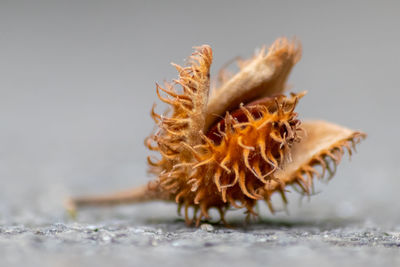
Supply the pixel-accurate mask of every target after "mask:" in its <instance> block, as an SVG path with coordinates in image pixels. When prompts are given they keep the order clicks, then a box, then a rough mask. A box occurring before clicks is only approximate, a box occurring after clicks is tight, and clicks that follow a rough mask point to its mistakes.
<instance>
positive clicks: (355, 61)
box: [0, 0, 400, 266]
mask: <svg viewBox="0 0 400 267" xmlns="http://www.w3.org/2000/svg"><path fill="white" fill-rule="evenodd" d="M399 14H400V4H399V2H397V1H218V2H217V1H215V2H214V1H182V2H178V1H159V2H156V1H92V2H91V1H48V2H44V1H26V2H23V1H5V0H2V1H0V181H1V186H0V249H1V252H0V255H1V257H0V264H2V263H4V264H5V265H10V264H11V263H13V264H16V265H18V264H24V263H27V262H30V261H32V259H33V258H36V259H37V256H38V255H42V257H41V259H40V260H38V261H37V263H38V264H39V263H40V264H41V265H45V264H49V266H50V265H53V266H54V264H56V263H57V264H59V265H65V266H71V264H74V265H79V264H82V265H83V264H85V265H87V264H90V263H97V264H104V265H107V264H108V263H114V264H115V263H119V264H127V265H128V264H133V262H135V261H136V260H138V261H140V262H141V263H143V262H145V261H149V263H153V264H161V263H163V264H166V262H168V263H170V264H174V265H175V266H176V264H178V265H179V263H182V262H181V261H179V259H181V258H182V257H183V258H186V259H190V261H191V264H192V265H194V266H197V265H199V264H201V263H202V262H200V261H198V258H199V255H200V256H201V255H209V262H210V263H215V262H217V261H218V259H221V257H223V258H227V259H228V258H229V259H231V260H232V264H233V265H235V264H238V265H240V264H242V263H243V262H246V263H247V262H251V260H254V263H263V264H265V263H268V262H271V263H274V262H279V263H280V264H281V265H282V264H283V265H287V266H289V265H290V264H292V263H297V262H299V260H302V261H304V262H305V263H308V264H310V263H314V264H318V263H321V262H324V263H327V262H329V263H331V264H340V263H341V262H343V261H352V263H354V264H360V265H361V264H364V263H373V262H376V263H379V262H380V263H382V262H385V261H386V263H393V260H395V261H397V262H398V261H399V260H400V259H399V257H398V256H397V254H398V251H397V250H396V249H393V248H387V247H388V245H387V244H386V243H385V244H386V245H385V244H383V243H382V242H383V241H382V240H384V239H382V240H381V241H382V242H378V243H377V244H375V245H374V244H372V243H371V244H370V241H371V240H374V239H373V238H372V239H371V240H370V239H368V241H366V244H364V245H363V244H361V245H360V244H359V243H356V244H355V245H354V244H349V243H346V242H345V243H344V244H341V243H340V242H339V241H338V242H339V243H338V242H336V243H335V242H325V241H324V237H323V236H324V235H323V231H325V230H326V231H331V232H332V237H333V236H336V235H338V237H337V238H338V240H342V241H343V238H344V239H345V240H347V239H346V238H347V237H348V238H349V240H351V239H352V238H353V237H354V238H355V239H357V238H359V236H358V234H357V233H364V235H366V233H369V234H371V233H372V234H373V233H375V232H374V231H377V232H376V234H377V235H380V234H383V235H384V234H385V233H386V234H387V233H389V234H388V235H387V236H388V238H389V237H390V238H391V240H392V241H393V242H394V243H393V242H392V243H391V244H392V245H393V244H394V245H393V246H397V245H398V244H400V241H399V240H400V239H399V236H400V235H399V231H400V213H399V212H398V203H399V201H400V196H399V194H398V193H397V192H398V189H399V186H400V179H399V178H400V177H399V176H400V175H399V172H400V166H399V164H396V163H397V161H398V156H397V155H398V149H399V148H400V146H399V141H398V136H399V134H398V132H399V124H398V122H399V119H398V114H399V111H398V99H399V96H400V95H399V92H398V84H399V82H398V76H399V75H398V73H399V63H400V54H399V47H400V34H399V26H400V16H399ZM280 36H287V37H294V36H296V37H297V38H298V39H300V40H301V42H302V44H303V58H302V60H301V61H300V62H299V63H298V65H297V66H296V67H295V69H294V71H293V73H292V75H291V77H290V79H289V83H290V84H291V85H293V91H295V92H299V91H302V90H308V92H309V93H308V95H307V96H306V97H304V98H303V99H302V101H301V102H300V104H299V106H298V109H297V110H298V112H299V114H300V118H321V119H326V120H329V121H333V122H336V123H340V124H342V125H345V126H348V127H351V128H355V129H361V130H363V131H365V132H367V133H368V135H369V136H368V139H367V140H365V141H364V142H362V143H361V144H360V145H359V146H358V153H357V154H356V155H355V156H354V157H353V158H352V162H351V163H349V162H348V157H347V156H346V157H345V158H344V160H343V163H342V164H341V166H340V167H339V170H338V172H337V174H336V177H335V178H334V179H333V180H332V181H331V182H329V184H328V185H326V184H323V183H322V184H321V183H318V191H321V193H320V194H318V195H316V196H313V197H312V198H311V201H310V202H308V201H307V199H304V200H305V201H304V200H303V201H300V200H299V199H300V197H299V195H297V194H296V193H294V192H293V193H291V197H290V201H291V203H290V204H289V207H288V209H289V215H287V214H286V213H284V212H281V213H279V214H278V215H276V216H272V215H271V214H270V213H269V212H268V211H267V210H266V209H265V207H263V205H262V207H261V211H262V217H263V218H264V220H265V221H264V222H263V223H261V224H256V226H253V228H252V227H250V228H246V227H245V226H240V225H239V226H238V228H237V229H236V230H232V231H233V232H229V231H228V232H225V231H224V230H222V229H220V228H218V229H219V230H218V231H220V232H218V231H217V232H211V233H209V234H208V235H210V236H207V233H208V232H204V231H203V232H202V230H195V229H190V228H185V227H184V225H183V224H182V222H181V221H179V220H178V221H175V219H176V218H178V217H177V215H176V212H175V205H172V204H171V205H168V204H145V205H139V206H134V207H120V208H116V209H101V210H93V211H83V212H81V213H80V214H79V217H78V221H77V222H73V221H71V220H70V219H68V217H67V216H66V215H65V212H64V209H63V207H62V202H63V200H64V199H65V198H66V197H67V196H70V195H76V194H85V193H101V192H108V191H114V190H120V189H126V188H129V187H133V186H137V185H140V184H143V183H145V182H147V181H148V180H149V179H150V178H149V177H147V176H146V163H145V156H146V155H147V154H148V152H147V151H146V149H145V148H144V146H143V139H144V138H145V137H146V136H147V134H148V133H149V132H150V131H151V130H152V128H153V122H152V120H151V119H150V116H149V110H150V108H151V106H152V104H153V103H154V102H155V101H156V94H155V82H156V81H158V82H162V81H163V80H164V79H167V80H171V79H173V78H175V77H176V76H177V74H176V72H175V70H174V68H173V67H171V66H170V65H169V63H170V62H176V63H178V64H182V63H183V62H184V60H185V58H186V57H187V56H188V55H190V53H191V52H192V47H193V46H196V45H201V44H209V45H211V46H212V48H213V52H214V64H213V67H212V73H213V74H216V73H217V71H218V69H219V68H220V67H221V66H222V65H223V64H224V63H226V62H227V61H229V60H230V59H232V58H233V57H235V56H242V57H248V56H251V55H252V53H253V52H254V49H255V48H257V47H261V46H262V45H263V44H267V45H269V44H271V43H272V42H273V41H274V40H275V39H276V38H277V37H280ZM159 110H162V105H159ZM300 202H301V203H302V204H301V205H299V203H300ZM277 205H278V206H279V205H280V202H279V200H278V201H277ZM232 216H233V217H234V218H233V220H235V218H237V220H238V221H240V220H241V219H242V218H243V216H242V215H241V212H238V213H237V212H236V213H235V212H234V213H233V215H232ZM55 223H57V224H55ZM110 225H111V226H112V227H114V228H112V229H114V230H112V229H111V230H110V229H109V228H107V227H111V226H110ZM287 225H290V227H289V228H285V227H287ZM71 227H72V228H71ZM74 227H75V228H74ZM91 227H92V228H91ZM93 227H94V228H93ZM71 229H72V230H71ZM73 229H75V230H73ZM93 229H100V234H103V232H102V231H105V232H107V233H109V232H110V231H111V232H112V231H120V232H121V234H122V235H125V238H126V240H128V241H126V242H127V244H125V243H124V242H125V241H124V240H125V239H123V238H122V237H120V238H119V239H118V238H117V237H115V236H113V239H112V240H113V242H111V243H104V242H103V241H101V240H102V239H101V238H100V237H99V232H98V231H92V230H93ZM115 229H117V230H115ZM182 229H183V230H182ZM265 229H270V231H272V232H273V233H274V234H276V233H279V234H278V235H277V236H278V237H277V238H276V239H273V240H278V241H274V242H275V243H274V242H272V243H271V244H270V245H268V244H267V245H266V243H265V242H261V243H262V244H261V243H260V244H261V245H257V244H258V243H257V242H259V241H257V240H256V239H254V238H256V237H258V236H263V235H264V236H269V237H270V236H271V235H273V234H271V235H270V233H269V232H268V233H269V234H268V233H266V232H263V231H266V230H265ZM310 229H311V230H310ZM346 229H347V230H346ZM80 231H86V232H88V237H83V236H82V235H79V233H80ZM91 231H92V232H93V233H92V232H91ZM135 231H136V232H135ZM137 231H139V232H137ZM157 231H158V232H157ZM160 231H161V232H160ZM307 231H308V232H311V233H315V236H314V237H313V238H306V239H305V240H304V239H301V238H299V236H298V235H297V234H294V235H293V236H292V234H293V232H294V233H300V234H299V235H300V236H301V233H304V232H307ZM313 231H314V232H313ZM335 231H336V232H335ZM346 231H349V232H346ZM363 231H364V232H363ZM41 232H42V233H43V234H42V235H41V234H40V233H41ZM86 232H85V233H86ZM331 232H329V233H331ZM143 233H145V234H143ZM146 233H151V234H150V235H153V236H151V237H148V236H147V235H146ZM235 233H236V234H237V235H239V237H235V236H232V237H231V236H230V235H234V234H235ZM340 233H341V234H342V236H341V235H340ZM347 233H348V234H349V235H347ZM114 234H115V232H114ZM202 234H204V235H206V236H205V237H204V236H202ZM168 235H170V236H169V237H168ZM171 235H172V236H174V237H173V238H170V237H171ZM180 235H184V236H185V235H186V237H187V239H188V240H192V239H193V242H192V243H189V244H186V245H184V248H182V247H181V248H179V246H178V248H176V247H174V243H173V241H174V240H175V241H177V240H178V241H179V240H181V239H180ZM360 235H361V236H362V235H363V234H360ZM94 236H95V237H94ZM321 236H322V237H321ZM349 236H350V237H349ZM292 237H293V242H294V243H293V244H292V243H291V242H289V241H288V242H287V243H283V244H281V243H279V242H280V241H279V240H288V238H289V239H290V238H292ZM85 238H86V239H85ZM99 238H100V239H99ZM132 238H133V239H135V238H138V240H141V238H142V239H143V238H149V240H150V241H149V242H150V243H146V242H147V241H146V242H145V244H147V245H149V244H150V245H154V244H152V243H151V242H152V240H153V241H154V239H157V238H158V239H162V240H164V243H162V244H163V245H162V246H161V248H148V249H147V248H146V245H143V246H140V245H138V244H139V243H140V242H139V241H138V242H139V243H135V242H133V241H131V239H132ZM163 238H165V239H163ZM174 238H175V239H174ZM196 238H198V240H197V239H196ZM224 238H225V239H227V240H230V243H229V244H231V246H230V247H229V249H230V250H231V251H232V254H229V253H227V254H224V253H225V252H224V251H222V252H221V251H219V250H218V249H220V250H221V245H215V246H211V247H212V248H206V247H207V244H205V245H204V242H205V241H204V240H208V239H210V240H217V241H216V242H217V243H216V244H219V243H218V240H219V241H220V242H221V244H225V243H224V242H225V241H224V240H225V239H224ZM235 238H236V239H235ZM237 238H239V239H237ZM240 238H243V239H242V240H240ZM252 238H253V239H252ZM106 239H107V238H106ZM183 239H184V240H185V238H183ZM66 240H67V241H66ZM85 240H86V241H85ZM87 240H92V241H93V242H88V241H87ZM99 240H100V241H101V242H100V241H99ZM107 240H109V239H107ZM121 240H122V241H121ZM146 240H147V239H146ZM196 240H197V241H196ZM221 240H222V241H221ZM235 240H239V241H238V244H240V245H237V244H236V243H235V242H234V241H235ZM315 240H317V241H315ZM314 241H315V242H317V243H315V242H314ZM102 242H103V243H102ZM196 242H197V243H196ZM246 242H248V243H249V246H250V247H251V248H254V254H252V253H250V252H249V251H251V250H249V249H248V248H249V247H247V246H246V245H243V244H247V243H246ZM371 242H372V241H371ZM385 242H386V241H385ZM396 242H397V243H396ZM350 243H351V242H350ZM38 244H40V245H38ZM121 244H122V245H121ZM193 244H195V245H193ZM196 244H197V245H196ZM338 244H339V245H338ZM150 245H149V246H150ZM392 245H390V247H391V246H392ZM38 246H39V248H37V247H38ZM114 246H119V247H118V249H113V247H114ZM153 247H154V246H153ZM375 247H377V248H375ZM160 249H161V250H160ZM197 250H198V251H200V252H207V253H206V254H202V253H198V254H196V253H194V252H193V251H197ZM222 250H223V246H222ZM316 250H317V252H316ZM71 251H72V252H74V253H71ZM85 251H89V252H90V253H85ZM192 252H193V253H192ZM219 253H220V254H219ZM246 253H247V254H246ZM288 253H289V254H288ZM71 254H72V255H73V256H71ZM20 255H23V256H20ZM95 255H96V256H95ZM232 255H235V256H233V257H231V256H232ZM240 255H243V257H242V256H240ZM287 255H289V256H287ZM354 255H356V256H354ZM71 257H72V258H71ZM277 257H278V258H279V259H281V261H277V259H276V258H277ZM371 257H374V260H372V258H371ZM201 258H202V260H204V259H205V257H203V256H201ZM164 259H167V260H166V261H164ZM181 260H182V259H181ZM225 262H226V263H227V262H229V261H225ZM31 263H32V262H31Z"/></svg>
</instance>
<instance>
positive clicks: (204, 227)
mask: <svg viewBox="0 0 400 267" xmlns="http://www.w3.org/2000/svg"><path fill="white" fill-rule="evenodd" d="M200 229H201V230H203V231H206V232H212V231H214V227H213V226H212V225H211V224H208V223H203V224H202V225H200Z"/></svg>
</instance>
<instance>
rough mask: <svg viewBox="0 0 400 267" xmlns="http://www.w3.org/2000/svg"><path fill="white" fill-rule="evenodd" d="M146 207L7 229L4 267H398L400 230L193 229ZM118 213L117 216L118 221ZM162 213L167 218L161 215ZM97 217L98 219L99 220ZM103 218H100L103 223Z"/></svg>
mask: <svg viewBox="0 0 400 267" xmlns="http://www.w3.org/2000/svg"><path fill="white" fill-rule="evenodd" d="M160 207H162V205H152V204H149V205H146V207H145V208H144V210H142V211H141V212H140V213H141V214H142V215H136V216H137V217H139V219H136V220H132V219H128V218H127V217H126V215H127V213H129V211H131V209H129V208H122V209H117V211H116V212H113V211H108V215H114V217H117V218H118V219H112V220H111V219H106V218H104V217H102V216H104V215H99V213H100V211H82V212H83V213H86V214H84V215H82V216H81V217H83V218H81V220H88V221H91V222H86V223H84V222H77V221H71V220H70V219H68V218H65V219H64V220H63V222H59V223H51V224H50V223H39V224H31V223H27V224H25V225H24V224H17V223H11V224H3V225H0V259H1V260H0V265H1V266H110V265H115V266H272V265H275V266H276V265H279V266H293V265H299V264H300V265H304V266H306V265H307V266H338V265H345V266H373V265H376V266H378V265H379V266H398V264H400V227H397V228H396V227H389V228H386V229H384V228H380V227H378V226H376V225H374V224H372V223H371V222H360V221H356V220H349V219H343V218H342V219H340V218H337V219H331V220H313V221H311V220H293V219H290V217H289V218H285V219H271V220H266V219H264V220H259V221H255V222H252V223H251V224H244V223H243V222H242V220H241V219H233V220H232V219H231V222H232V226H231V227H229V228H227V227H223V226H221V225H218V224H209V223H203V224H202V225H201V226H200V227H199V228H193V227H187V226H186V225H185V224H184V222H183V221H182V220H181V219H174V218H175V217H174V216H164V215H162V216H161V217H157V216H154V215H153V216H150V218H147V219H146V218H145V217H143V216H145V215H146V211H145V210H148V209H152V208H153V209H154V208H156V209H159V210H160V211H161V209H160ZM113 213H114V214H113ZM160 213H161V214H162V212H160ZM96 214H97V215H96ZM96 216H97V217H96Z"/></svg>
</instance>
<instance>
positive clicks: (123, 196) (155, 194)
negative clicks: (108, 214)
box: [65, 185, 167, 217]
mask: <svg viewBox="0 0 400 267" xmlns="http://www.w3.org/2000/svg"><path fill="white" fill-rule="evenodd" d="M155 200H167V197H166V196H165V195H164V194H160V193H159V191H158V190H154V189H150V188H149V186H148V185H143V186H140V187H136V188H133V189H130V190H127V191H120V192H115V193H112V194H108V195H99V196H83V197H76V198H70V199H68V200H67V202H66V203H65V207H66V209H67V211H68V212H69V213H70V215H71V216H72V217H75V216H76V210H77V208H80V207H85V206H112V205H120V204H129V203H141V202H149V201H155Z"/></svg>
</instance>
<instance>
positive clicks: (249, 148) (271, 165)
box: [68, 38, 366, 225]
mask: <svg viewBox="0 0 400 267" xmlns="http://www.w3.org/2000/svg"><path fill="white" fill-rule="evenodd" d="M300 55H301V48H300V45H299V44H298V43H297V42H290V41H288V40H287V39H285V38H282V39H278V40H277V41H276V42H275V43H274V44H273V45H272V46H271V48H270V49H269V52H268V53H267V54H265V52H264V49H263V50H262V51H261V52H260V53H259V54H257V55H256V56H255V57H253V58H252V59H250V60H248V61H246V62H243V61H242V62H240V71H239V72H238V73H237V74H236V75H234V76H233V77H231V78H230V79H229V80H227V81H226V82H225V83H223V84H222V85H221V86H220V88H219V89H217V90H216V92H215V93H214V94H213V95H212V96H211V97H210V99H208V94H209V91H210V66H211V62H212V51H211V48H210V47H209V46H206V45H204V46H201V47H198V48H196V51H195V52H194V53H193V55H192V56H191V57H190V60H189V65H188V66H186V67H181V66H178V65H174V66H175V67H176V69H177V70H178V73H179V79H177V80H174V81H173V83H172V84H170V83H166V84H165V86H164V87H161V86H160V85H158V84H157V85H156V92H157V95H158V97H159V99H160V100H161V101H163V102H165V103H167V104H168V105H169V106H170V110H169V112H168V113H166V114H164V115H160V114H157V113H156V112H155V111H154V107H153V109H152V111H151V116H152V118H153V119H154V121H155V123H156V124H157V126H158V129H157V130H156V131H155V132H154V133H152V134H151V135H150V136H149V137H148V138H147V139H146V140H145V144H146V146H147V147H148V148H149V149H150V150H152V151H156V152H158V153H159V156H160V158H159V159H158V160H154V159H151V158H150V157H149V158H148V163H149V166H150V168H149V172H150V173H152V174H155V175H156V176H157V178H156V179H155V180H154V181H151V182H150V183H149V184H148V185H146V186H143V187H139V188H136V189H133V190H128V191H126V192H120V193H116V194H112V195H109V196H103V197H84V198H74V199H71V200H70V201H69V202H68V209H69V210H70V211H74V210H75V208H76V207H77V206H84V205H110V204H119V203H131V202H142V201H151V200H165V201H175V202H176V203H177V204H178V207H179V210H180V208H181V207H184V210H185V219H186V222H187V223H188V224H191V223H192V222H196V224H197V225H198V224H199V222H200V220H202V219H208V218H209V214H208V211H209V209H210V208H216V209H218V211H219V212H220V214H221V220H222V221H224V214H225V212H226V210H227V209H228V208H229V207H234V208H244V209H245V210H246V212H247V214H248V216H250V215H251V214H253V215H256V213H255V212H254V206H255V204H256V203H257V201H258V200H264V201H266V202H267V204H268V207H269V208H270V210H271V211H273V206H272V203H271V201H270V199H271V195H272V194H273V193H274V192H279V193H280V194H281V195H282V198H283V199H284V201H285V202H286V197H285V188H286V186H289V185H292V186H298V187H299V188H300V190H301V192H303V193H305V194H309V193H310V191H311V188H312V183H313V177H314V176H315V175H317V176H318V177H322V176H323V175H324V173H325V171H326V170H327V171H328V172H329V173H330V175H333V173H334V170H332V169H331V164H330V163H329V161H332V162H333V165H334V166H335V167H336V165H337V164H338V163H339V161H340V159H341V157H342V155H343V153H344V149H345V148H346V149H347V150H348V151H349V153H351V151H352V148H354V145H355V144H356V143H358V142H359V141H360V139H361V138H364V137H365V136H366V135H365V134H364V133H361V132H357V131H352V130H349V129H347V128H344V127H341V126H338V125H334V124H331V123H327V122H324V121H310V122H308V121H306V122H304V123H302V124H301V123H300V121H299V119H298V118H297V113H296V112H295V108H296V105H297V103H298V101H299V99H300V98H301V97H303V96H304V95H305V93H299V94H293V93H292V94H291V95H290V96H285V95H283V94H282V93H283V91H284V90H285V88H286V85H285V83H286V80H287V77H288V75H289V73H290V70H291V69H292V67H293V66H294V64H295V63H296V62H297V61H298V60H299V59H300ZM176 87H181V89H180V90H177V89H176ZM168 114H169V115H168ZM316 165H320V166H321V170H322V171H321V173H320V172H318V171H317V170H316V169H315V166H316ZM189 208H193V211H194V212H193V218H190V217H189Z"/></svg>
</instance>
